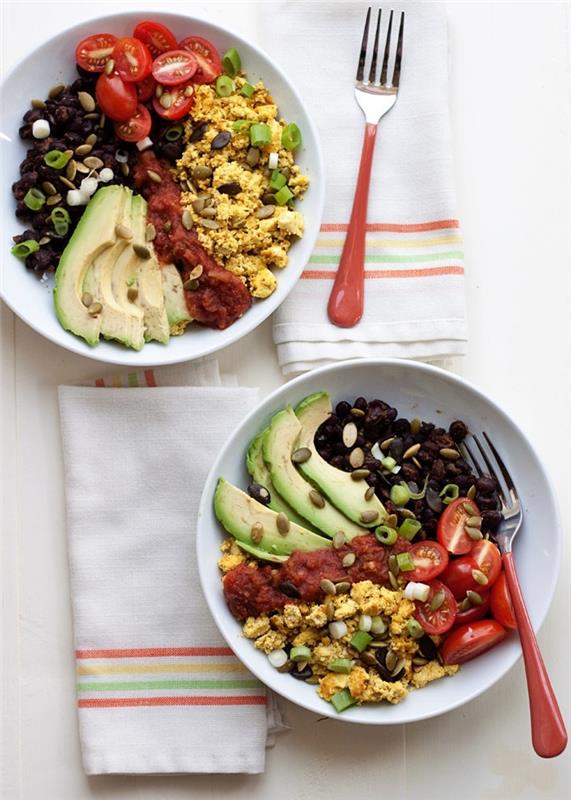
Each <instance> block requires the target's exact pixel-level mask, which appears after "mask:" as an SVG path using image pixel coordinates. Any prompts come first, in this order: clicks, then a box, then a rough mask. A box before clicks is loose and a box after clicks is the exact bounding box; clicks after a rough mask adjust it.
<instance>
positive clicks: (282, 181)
mask: <svg viewBox="0 0 571 800" xmlns="http://www.w3.org/2000/svg"><path fill="white" fill-rule="evenodd" d="M286 183H287V178H286V176H285V175H284V174H283V173H282V172H280V171H279V169H275V170H274V171H273V172H272V177H271V178H270V186H271V188H272V189H281V188H282V186H285V185H286Z"/></svg>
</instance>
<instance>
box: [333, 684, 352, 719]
mask: <svg viewBox="0 0 571 800" xmlns="http://www.w3.org/2000/svg"><path fill="white" fill-rule="evenodd" d="M356 702H357V701H356V700H355V698H354V697H353V696H352V695H351V692H350V691H349V689H341V691H340V692H335V694H334V695H333V697H332V698H331V705H332V706H333V708H334V709H335V711H337V713H339V714H340V713H341V711H345V710H346V709H347V708H351V706H354V705H355V703H356Z"/></svg>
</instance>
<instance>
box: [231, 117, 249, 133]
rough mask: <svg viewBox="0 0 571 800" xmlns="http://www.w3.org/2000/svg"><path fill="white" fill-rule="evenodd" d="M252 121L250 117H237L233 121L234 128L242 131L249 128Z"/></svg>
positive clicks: (239, 131) (237, 131) (238, 131)
mask: <svg viewBox="0 0 571 800" xmlns="http://www.w3.org/2000/svg"><path fill="white" fill-rule="evenodd" d="M251 124H252V123H251V122H250V120H248V119H237V120H236V122H233V123H232V130H233V131H235V132H236V133H241V132H242V131H243V130H245V128H249V127H250V125H251Z"/></svg>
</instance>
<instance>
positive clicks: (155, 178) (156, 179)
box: [147, 169, 163, 183]
mask: <svg viewBox="0 0 571 800" xmlns="http://www.w3.org/2000/svg"><path fill="white" fill-rule="evenodd" d="M147 177H148V178H149V180H150V181H152V182H153V183H162V182H163V179H162V178H161V176H160V175H159V173H158V172H155V170H154V169H148V170H147Z"/></svg>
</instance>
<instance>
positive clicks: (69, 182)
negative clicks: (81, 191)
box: [58, 175, 77, 189]
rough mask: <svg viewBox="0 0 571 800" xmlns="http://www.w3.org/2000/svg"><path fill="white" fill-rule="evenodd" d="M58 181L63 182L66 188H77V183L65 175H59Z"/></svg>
mask: <svg viewBox="0 0 571 800" xmlns="http://www.w3.org/2000/svg"><path fill="white" fill-rule="evenodd" d="M58 181H60V182H61V183H63V185H64V186H65V187H66V189H77V186H76V185H75V183H72V182H71V181H70V180H68V178H64V176H63V175H58Z"/></svg>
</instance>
